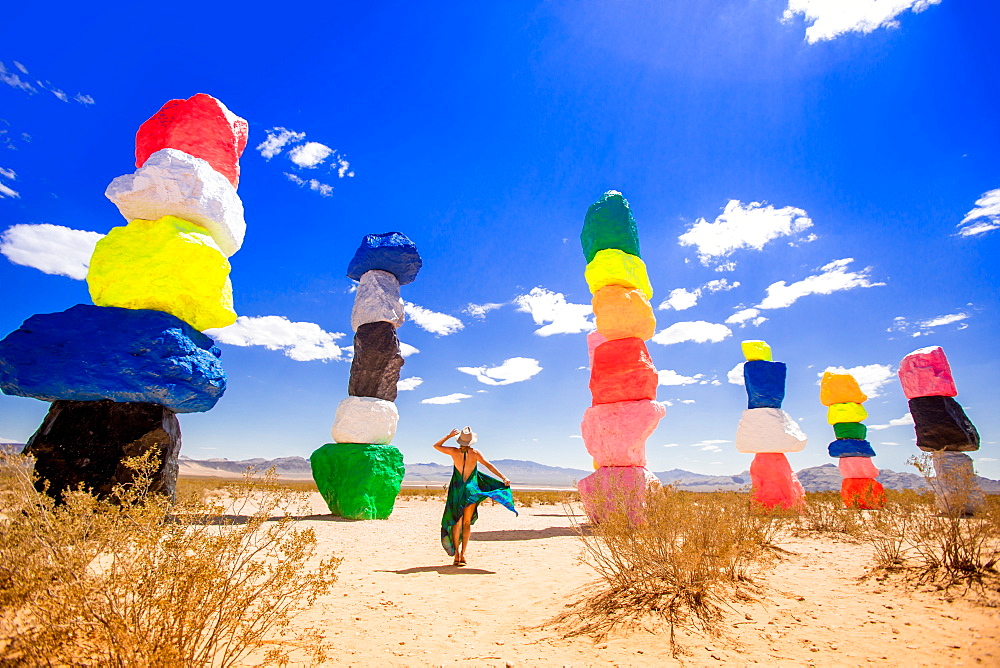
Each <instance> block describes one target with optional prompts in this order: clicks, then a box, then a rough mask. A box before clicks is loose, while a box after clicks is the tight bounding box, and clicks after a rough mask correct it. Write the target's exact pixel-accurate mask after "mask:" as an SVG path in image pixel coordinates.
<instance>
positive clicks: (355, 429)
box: [330, 397, 399, 445]
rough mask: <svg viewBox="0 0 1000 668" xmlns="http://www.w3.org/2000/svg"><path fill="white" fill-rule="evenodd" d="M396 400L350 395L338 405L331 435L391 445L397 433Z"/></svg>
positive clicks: (346, 440) (341, 440)
mask: <svg viewBox="0 0 1000 668" xmlns="http://www.w3.org/2000/svg"><path fill="white" fill-rule="evenodd" d="M398 422H399V411H398V410H396V404H394V403H392V402H391V401H386V400H385V399H376V398H375V397H347V398H346V399H344V400H343V401H341V402H340V405H339V406H337V416H336V417H335V418H334V419H333V428H332V429H331V430H330V435H331V436H333V440H334V442H335V443H372V444H376V445H388V444H389V443H392V438H393V436H395V435H396V424H397V423H398Z"/></svg>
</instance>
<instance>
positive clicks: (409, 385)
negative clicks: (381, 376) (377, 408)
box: [396, 376, 424, 392]
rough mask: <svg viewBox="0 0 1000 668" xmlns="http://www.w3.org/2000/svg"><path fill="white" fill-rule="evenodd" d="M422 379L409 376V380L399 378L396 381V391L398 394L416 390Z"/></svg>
mask: <svg viewBox="0 0 1000 668" xmlns="http://www.w3.org/2000/svg"><path fill="white" fill-rule="evenodd" d="M423 382H424V379H423V378H421V377H420V376H410V377H409V378H401V379H400V380H398V381H396V390H397V391H398V392H408V391H410V390H415V389H417V386H418V385H421V384H422V383H423Z"/></svg>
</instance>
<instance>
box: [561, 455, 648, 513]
mask: <svg viewBox="0 0 1000 668" xmlns="http://www.w3.org/2000/svg"><path fill="white" fill-rule="evenodd" d="M659 484H660V481H659V480H657V478H656V476H654V475H653V474H652V473H650V472H649V471H647V470H646V469H645V468H644V467H642V466H602V467H601V468H599V469H597V471H595V472H594V473H591V474H590V475H589V476H587V477H586V478H584V479H583V480H581V481H580V482H578V483H577V488H578V489H579V490H580V498H581V499H582V500H583V508H584V512H586V513H587V517H588V518H590V521H591V522H595V523H597V522H602V521H604V520H605V519H607V518H608V517H610V516H612V515H615V514H618V513H622V512H624V513H626V514H627V515H628V518H629V519H630V520H631V521H632V522H640V521H641V520H642V509H643V506H644V504H645V502H646V490H647V489H648V488H649V487H650V486H652V485H659Z"/></svg>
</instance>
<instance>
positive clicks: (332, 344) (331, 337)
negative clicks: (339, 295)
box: [205, 315, 344, 362]
mask: <svg viewBox="0 0 1000 668" xmlns="http://www.w3.org/2000/svg"><path fill="white" fill-rule="evenodd" d="M205 333H206V334H208V335H209V336H211V337H212V338H214V339H215V340H217V341H221V342H222V343H228V344H229V345H231V346H244V347H245V346H264V347H265V348H267V349H268V350H281V351H283V352H284V353H285V356H286V357H290V358H292V359H293V360H296V361H297V362H310V361H313V360H324V361H325V360H339V359H341V358H342V356H343V354H344V349H342V348H341V347H340V346H338V345H337V344H336V340H337V339H339V338H341V337H343V336H344V334H342V333H341V332H327V331H325V330H324V329H323V328H322V327H320V326H319V325H317V324H315V323H312V322H292V321H290V320H289V319H288V318H286V317H284V316H280V315H265V316H260V317H248V316H242V315H241V316H240V317H238V318H237V319H236V322H235V323H233V324H232V325H229V326H228V327H221V328H218V329H208V330H205Z"/></svg>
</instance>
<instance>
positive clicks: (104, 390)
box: [0, 304, 226, 413]
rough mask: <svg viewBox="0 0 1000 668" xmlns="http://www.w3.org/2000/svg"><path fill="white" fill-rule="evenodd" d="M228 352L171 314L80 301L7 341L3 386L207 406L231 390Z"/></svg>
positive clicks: (48, 396) (198, 408)
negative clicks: (224, 364)
mask: <svg viewBox="0 0 1000 668" xmlns="http://www.w3.org/2000/svg"><path fill="white" fill-rule="evenodd" d="M221 354H222V353H221V351H220V350H219V349H218V348H217V347H216V346H215V343H214V342H213V341H212V339H210V338H209V337H207V336H205V335H204V334H202V333H201V332H199V331H198V330H196V329H194V328H193V327H191V325H189V324H187V323H186V322H184V321H183V320H180V319H179V318H176V317H174V316H172V315H170V314H169V313H164V312H162V311H150V310H140V309H127V308H116V307H111V306H90V305H89V304H77V305H76V306H74V307H72V308H70V309H68V310H66V311H63V312H61V313H47V314H40V315H33V316H31V317H30V318H28V319H27V320H25V321H24V323H23V324H22V325H21V328H20V329H17V330H14V331H13V332H11V333H10V334H8V335H7V337H6V338H5V339H3V341H0V390H2V391H3V392H4V393H5V394H12V395H15V396H20V397H33V398H35V399H41V400H43V401H58V400H69V401H99V400H101V399H110V400H112V401H117V402H133V403H135V402H138V403H148V404H156V405H158V406H163V407H164V408H169V409H170V410H172V411H174V412H175V413H200V412H203V411H207V410H209V409H211V408H212V407H213V406H215V404H216V402H217V401H218V400H219V398H220V397H221V396H222V394H223V392H225V391H226V372H225V371H223V369H222V363H221V362H220V361H219V357H220V355H221Z"/></svg>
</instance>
